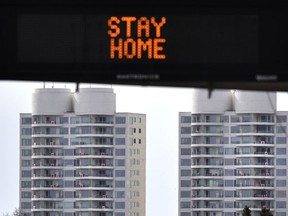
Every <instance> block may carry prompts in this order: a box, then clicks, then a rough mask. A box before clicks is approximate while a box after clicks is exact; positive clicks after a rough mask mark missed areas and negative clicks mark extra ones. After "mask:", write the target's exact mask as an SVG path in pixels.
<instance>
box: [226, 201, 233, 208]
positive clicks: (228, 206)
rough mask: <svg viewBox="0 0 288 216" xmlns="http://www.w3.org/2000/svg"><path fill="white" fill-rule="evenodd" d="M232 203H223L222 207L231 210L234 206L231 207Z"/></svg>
mask: <svg viewBox="0 0 288 216" xmlns="http://www.w3.org/2000/svg"><path fill="white" fill-rule="evenodd" d="M233 204H234V203H233V202H225V203H224V206H225V208H233V207H234V206H233Z"/></svg>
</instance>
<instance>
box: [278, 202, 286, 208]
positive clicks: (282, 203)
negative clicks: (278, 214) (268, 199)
mask: <svg viewBox="0 0 288 216" xmlns="http://www.w3.org/2000/svg"><path fill="white" fill-rule="evenodd" d="M276 208H286V201H277V202H276Z"/></svg>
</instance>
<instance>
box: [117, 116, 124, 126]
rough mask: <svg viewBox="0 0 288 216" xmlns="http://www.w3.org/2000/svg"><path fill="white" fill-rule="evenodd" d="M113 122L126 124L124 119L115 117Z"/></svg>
mask: <svg viewBox="0 0 288 216" xmlns="http://www.w3.org/2000/svg"><path fill="white" fill-rule="evenodd" d="M115 121H116V124H125V123H126V117H116V118H115Z"/></svg>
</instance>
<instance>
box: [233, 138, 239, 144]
mask: <svg viewBox="0 0 288 216" xmlns="http://www.w3.org/2000/svg"><path fill="white" fill-rule="evenodd" d="M231 144H240V137H231Z"/></svg>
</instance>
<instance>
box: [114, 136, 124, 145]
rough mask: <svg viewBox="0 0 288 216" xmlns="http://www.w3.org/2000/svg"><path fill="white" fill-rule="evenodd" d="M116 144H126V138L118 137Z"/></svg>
mask: <svg viewBox="0 0 288 216" xmlns="http://www.w3.org/2000/svg"><path fill="white" fill-rule="evenodd" d="M115 145H125V138H116V139H115Z"/></svg>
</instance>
